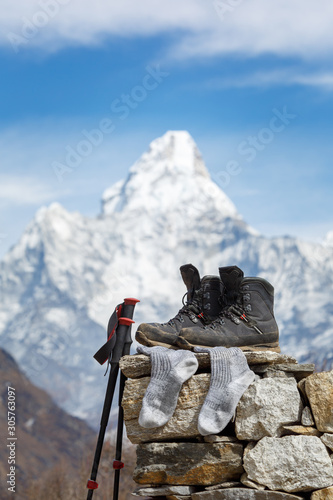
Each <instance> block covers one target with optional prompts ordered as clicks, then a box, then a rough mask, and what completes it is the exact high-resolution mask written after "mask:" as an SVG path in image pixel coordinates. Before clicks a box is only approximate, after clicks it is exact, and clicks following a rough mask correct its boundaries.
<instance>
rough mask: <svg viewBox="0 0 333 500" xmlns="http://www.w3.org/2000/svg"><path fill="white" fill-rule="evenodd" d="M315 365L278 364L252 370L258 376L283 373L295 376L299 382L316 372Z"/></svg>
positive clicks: (258, 366) (257, 366) (256, 366)
mask: <svg viewBox="0 0 333 500" xmlns="http://www.w3.org/2000/svg"><path fill="white" fill-rule="evenodd" d="M314 368H315V365H314V364H311V363H310V364H303V365H299V364H298V363H281V364H280V363H276V364H274V365H266V366H265V365H254V366H252V367H251V369H252V370H253V371H254V372H255V373H258V374H260V375H261V374H265V373H269V372H270V373H271V374H273V372H274V371H276V372H283V373H285V374H290V375H293V376H294V377H295V378H296V380H297V381H300V380H302V379H303V378H306V377H308V376H309V375H311V374H312V373H313V371H314Z"/></svg>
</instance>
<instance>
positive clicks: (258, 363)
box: [120, 351, 333, 500]
mask: <svg viewBox="0 0 333 500" xmlns="http://www.w3.org/2000/svg"><path fill="white" fill-rule="evenodd" d="M245 355H246V358H247V362H248V364H249V366H250V368H251V370H253V371H254V372H255V373H256V380H255V381H254V382H253V383H252V384H251V385H250V386H249V388H248V389H247V390H246V391H245V393H244V394H243V396H242V398H241V400H240V401H239V403H238V406H237V409H236V412H235V415H234V418H233V419H232V421H231V422H230V423H229V424H228V426H227V427H226V428H225V429H224V430H223V432H222V433H221V434H219V435H210V436H205V437H203V436H201V435H200V434H199V432H198V429H197V422H198V416H199V412H200V409H201V406H202V404H203V402H204V400H205V397H206V394H207V392H208V388H209V382H210V360H209V355H208V354H207V353H200V354H196V356H197V359H198V362H199V368H198V371H197V373H196V374H195V375H193V376H192V377H191V378H190V379H189V380H188V381H187V382H185V383H184V385H183V387H182V389H181V392H180V394H179V398H178V404H177V407H176V410H175V412H174V414H173V416H172V418H171V419H170V420H169V422H168V423H167V424H166V425H164V426H163V427H159V428H155V429H144V428H142V427H140V425H139V423H138V417H139V413H140V410H141V405H142V399H143V396H144V394H145V391H146V388H147V386H148V383H149V380H150V377H149V375H150V368H151V366H150V359H149V357H148V356H145V355H141V354H140V355H138V354H135V355H131V356H124V357H123V358H122V359H121V361H120V368H121V370H122V372H123V373H124V374H125V375H126V376H127V377H128V380H127V381H126V387H125V391H124V395H123V401H122V406H123V409H124V419H125V425H126V430H127V436H128V438H129V439H130V441H131V442H132V443H134V444H137V445H138V446H137V466H136V469H135V471H134V476H133V478H134V481H135V482H136V483H138V484H139V485H140V486H139V487H138V489H137V490H136V491H135V492H134V493H133V495H134V496H141V497H158V498H160V499H167V500H247V499H250V500H292V499H294V500H296V499H311V500H324V499H325V500H328V499H333V464H332V459H333V371H329V372H321V373H314V365H312V364H298V363H297V361H296V359H294V358H293V357H291V356H288V355H285V354H280V353H276V352H271V351H258V352H245Z"/></svg>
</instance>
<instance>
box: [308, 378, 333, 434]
mask: <svg viewBox="0 0 333 500" xmlns="http://www.w3.org/2000/svg"><path fill="white" fill-rule="evenodd" d="M305 392H306V394H307V397H308V399H309V402H310V406H311V410H312V414H313V418H314V420H315V422H316V427H317V429H318V430H319V431H321V432H333V370H332V371H330V372H321V373H314V374H313V375H310V377H308V378H307V379H306V381H305Z"/></svg>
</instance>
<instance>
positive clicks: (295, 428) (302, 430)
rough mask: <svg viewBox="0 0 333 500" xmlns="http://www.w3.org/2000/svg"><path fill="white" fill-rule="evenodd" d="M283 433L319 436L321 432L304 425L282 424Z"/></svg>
mask: <svg viewBox="0 0 333 500" xmlns="http://www.w3.org/2000/svg"><path fill="white" fill-rule="evenodd" d="M283 431H284V432H283V434H284V435H285V434H301V435H302V436H317V437H320V436H321V432H319V431H317V429H316V428H315V427H305V426H303V425H284V426H283Z"/></svg>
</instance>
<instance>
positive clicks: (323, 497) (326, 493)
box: [311, 486, 333, 500]
mask: <svg viewBox="0 0 333 500" xmlns="http://www.w3.org/2000/svg"><path fill="white" fill-rule="evenodd" d="M311 500H333V487H332V486H331V487H329V488H324V489H322V490H317V491H314V492H313V493H312V495H311Z"/></svg>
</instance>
